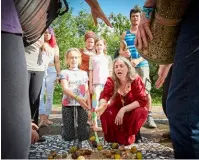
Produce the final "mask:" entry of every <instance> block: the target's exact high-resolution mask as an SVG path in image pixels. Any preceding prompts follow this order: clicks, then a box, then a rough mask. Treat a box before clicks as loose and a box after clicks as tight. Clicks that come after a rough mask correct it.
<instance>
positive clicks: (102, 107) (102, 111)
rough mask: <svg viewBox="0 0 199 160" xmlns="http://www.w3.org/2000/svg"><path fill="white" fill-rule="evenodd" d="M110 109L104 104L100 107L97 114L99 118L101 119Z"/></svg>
mask: <svg viewBox="0 0 199 160" xmlns="http://www.w3.org/2000/svg"><path fill="white" fill-rule="evenodd" d="M107 107H108V103H103V104H102V105H100V106H99V107H98V108H97V109H96V110H95V112H96V113H97V116H98V117H100V116H101V115H102V114H103V113H104V111H105V110H106V109H107Z"/></svg>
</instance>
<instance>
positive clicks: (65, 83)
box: [25, 8, 157, 144]
mask: <svg viewBox="0 0 199 160" xmlns="http://www.w3.org/2000/svg"><path fill="white" fill-rule="evenodd" d="M140 16H141V10H139V9H136V8H134V9H132V10H131V11H130V20H131V28H130V30H128V31H126V32H124V33H123V34H122V36H121V44H120V52H119V53H120V57H118V58H116V60H115V61H114V62H112V58H111V57H110V56H109V55H108V54H107V44H106V41H105V39H103V38H102V37H99V36H97V35H96V34H95V33H94V32H92V31H88V32H87V33H86V34H85V48H82V49H77V48H70V49H69V50H68V51H67V52H66V53H65V62H66V66H67V69H66V70H62V71H61V70H60V62H59V48H58V46H57V44H56V38H55V34H54V32H53V29H52V28H48V29H47V30H46V31H45V33H44V35H43V36H42V37H41V38H40V39H39V40H38V41H37V42H36V43H34V44H32V45H30V46H28V47H26V48H25V53H26V54H25V55H26V59H27V68H28V73H29V82H30V83H29V96H30V107H31V117H32V119H33V122H34V123H35V124H36V125H38V126H39V127H45V126H48V125H51V124H53V122H52V121H50V120H49V115H50V113H51V108H52V104H53V91H54V82H55V81H56V79H59V80H60V82H61V86H62V89H63V98H62V118H63V119H62V120H63V127H62V131H61V134H62V137H63V139H65V140H73V139H75V138H78V139H80V140H85V139H88V135H89V128H90V126H89V124H88V121H89V120H88V116H89V119H90V121H91V123H90V125H91V127H92V129H93V130H94V131H103V132H104V134H105V139H106V140H107V141H111V142H118V143H121V144H131V143H133V142H135V141H138V139H139V140H141V136H140V131H139V130H140V128H141V126H142V125H143V124H144V123H145V121H146V118H147V115H148V118H147V121H146V125H148V126H149V127H151V128H155V127H157V126H156V124H155V122H154V121H153V118H152V115H151V96H150V89H151V84H150V78H149V64H148V62H147V61H146V60H145V59H143V58H142V57H141V56H140V55H139V53H138V52H137V50H136V48H135V45H134V40H135V34H136V31H137V29H138V25H139V21H140ZM124 41H125V43H124ZM125 44H126V46H125ZM126 48H127V49H126ZM35 53H37V54H35ZM137 74H138V75H139V76H140V78H139V76H138V75H137ZM110 77H112V78H110ZM44 93H46V94H45V100H46V103H44ZM107 96H108V97H107ZM105 104H106V105H105ZM107 106H109V107H108V109H107V110H106V111H105V109H104V107H105V108H106V107H107ZM124 108H125V109H124ZM112 109H113V110H112ZM102 110H103V111H105V112H104V113H103V112H102ZM147 110H148V112H147ZM126 112H129V113H126ZM97 113H98V114H97ZM110 113H111V115H109V114H110ZM113 113H115V114H113ZM125 113H126V114H125ZM38 117H40V123H38ZM99 117H100V119H101V123H102V127H99V124H98V123H99V120H98V118H99ZM123 117H124V118H123ZM107 118H108V119H107ZM117 119H119V120H117ZM128 122H132V123H128ZM107 125H110V126H107ZM118 127H119V128H118ZM121 128H122V129H121ZM115 132H121V133H120V134H119V133H118V135H119V136H118V135H117V136H116V137H114V136H113V135H114V133H115ZM126 134H127V135H126ZM33 137H34V136H33ZM126 138H127V139H126ZM39 140H40V141H42V138H41V137H40V138H39ZM34 141H36V140H35V139H34Z"/></svg>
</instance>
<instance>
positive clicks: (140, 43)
mask: <svg viewBox="0 0 199 160" xmlns="http://www.w3.org/2000/svg"><path fill="white" fill-rule="evenodd" d="M155 5H156V0H146V1H145V3H144V6H143V12H142V15H141V20H140V24H139V26H138V30H137V33H136V39H135V46H136V47H137V48H138V49H140V50H141V49H142V48H143V47H145V48H147V47H148V41H147V37H148V38H149V39H150V40H152V39H153V35H152V33H151V29H150V24H151V16H152V14H153V11H154V8H155Z"/></svg>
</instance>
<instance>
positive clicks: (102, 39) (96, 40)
mask: <svg viewBox="0 0 199 160" xmlns="http://www.w3.org/2000/svg"><path fill="white" fill-rule="evenodd" d="M99 41H103V43H104V46H105V47H104V54H107V50H106V47H107V45H106V41H105V39H104V38H103V37H97V38H96V39H95V45H96V44H97V42H99ZM96 52H97V51H96Z"/></svg>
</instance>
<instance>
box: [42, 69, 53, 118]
mask: <svg viewBox="0 0 199 160" xmlns="http://www.w3.org/2000/svg"><path fill="white" fill-rule="evenodd" d="M56 76H57V73H56V70H55V67H54V66H52V67H48V68H47V71H46V74H45V76H44V79H43V85H42V90H41V94H40V105H39V115H41V114H45V115H48V116H49V115H50V113H51V109H52V105H53V92H54V82H55V80H56ZM45 93H46V94H45ZM44 94H45V95H46V101H45V102H44Z"/></svg>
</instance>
